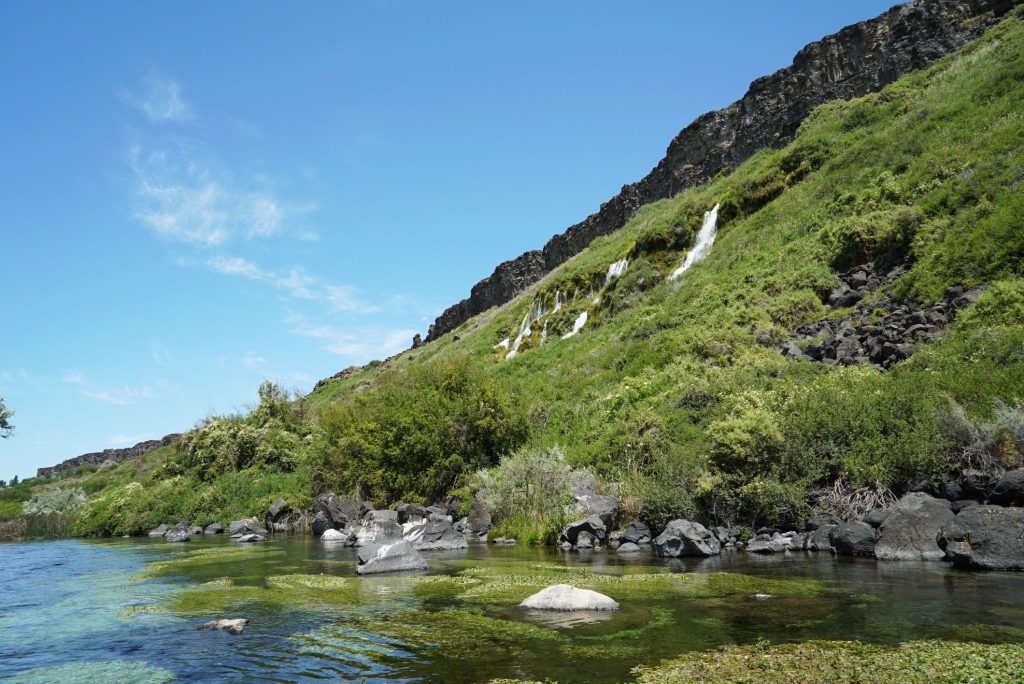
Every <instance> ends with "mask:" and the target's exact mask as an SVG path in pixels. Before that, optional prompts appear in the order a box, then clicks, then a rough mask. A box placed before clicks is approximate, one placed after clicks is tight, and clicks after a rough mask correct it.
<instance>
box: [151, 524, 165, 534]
mask: <svg viewBox="0 0 1024 684" xmlns="http://www.w3.org/2000/svg"><path fill="white" fill-rule="evenodd" d="M167 530H168V527H167V525H165V524H163V523H160V524H159V525H157V526H156V527H154V528H153V529H151V530H150V531H149V536H150V537H162V536H164V535H165V534H167Z"/></svg>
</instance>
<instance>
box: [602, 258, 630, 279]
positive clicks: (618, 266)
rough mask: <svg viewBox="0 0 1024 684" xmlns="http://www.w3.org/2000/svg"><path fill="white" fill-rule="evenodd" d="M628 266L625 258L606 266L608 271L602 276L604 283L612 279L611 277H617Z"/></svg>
mask: <svg viewBox="0 0 1024 684" xmlns="http://www.w3.org/2000/svg"><path fill="white" fill-rule="evenodd" d="M627 266H629V261H628V260H626V259H619V260H618V261H616V262H614V263H613V264H612V265H611V266H609V267H608V273H607V274H606V275H605V277H604V284H605V285H607V284H608V283H610V282H611V281H612V278H618V277H619V276H621V275H622V274H623V273H625V272H626V267H627Z"/></svg>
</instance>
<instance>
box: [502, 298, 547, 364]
mask: <svg viewBox="0 0 1024 684" xmlns="http://www.w3.org/2000/svg"><path fill="white" fill-rule="evenodd" d="M547 312H548V310H547V308H546V307H545V306H544V301H543V300H541V299H535V300H533V304H532V305H531V306H530V311H529V312H528V313H527V314H526V317H525V318H523V322H522V323H520V324H519V334H518V335H516V339H514V340H512V348H511V349H509V350H508V354H505V358H506V359H512V358H515V355H516V354H518V353H519V345H521V344H522V343H523V340H524V339H525V338H527V337H529V336H530V335H532V334H533V329H532V328H531V327H530V326H531V325H533V324H534V323H536V322H537V321H539V320H540V319H541V318H543V317H544V315H545V314H546V313H547ZM502 342H504V340H502Z"/></svg>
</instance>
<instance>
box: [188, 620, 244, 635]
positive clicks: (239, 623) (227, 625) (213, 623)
mask: <svg viewBox="0 0 1024 684" xmlns="http://www.w3.org/2000/svg"><path fill="white" fill-rule="evenodd" d="M247 624H249V620H248V618H229V619H221V620H210V621H209V622H204V623H203V624H201V625H199V629H222V630H224V631H225V632H227V633H228V634H241V633H242V630H244V629H245V626H246V625H247Z"/></svg>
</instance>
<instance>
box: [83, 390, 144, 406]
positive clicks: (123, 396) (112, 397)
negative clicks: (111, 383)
mask: <svg viewBox="0 0 1024 684" xmlns="http://www.w3.org/2000/svg"><path fill="white" fill-rule="evenodd" d="M79 394H81V395H82V396H83V397H87V398H89V399H95V400H96V401H102V402H104V403H107V404H114V405H115V406H128V405H129V404H134V403H135V402H137V401H138V400H139V399H151V398H152V397H153V396H154V395H153V390H152V389H151V388H149V387H130V386H128V385H122V386H121V387H109V388H106V389H101V390H88V389H83V390H79Z"/></svg>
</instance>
